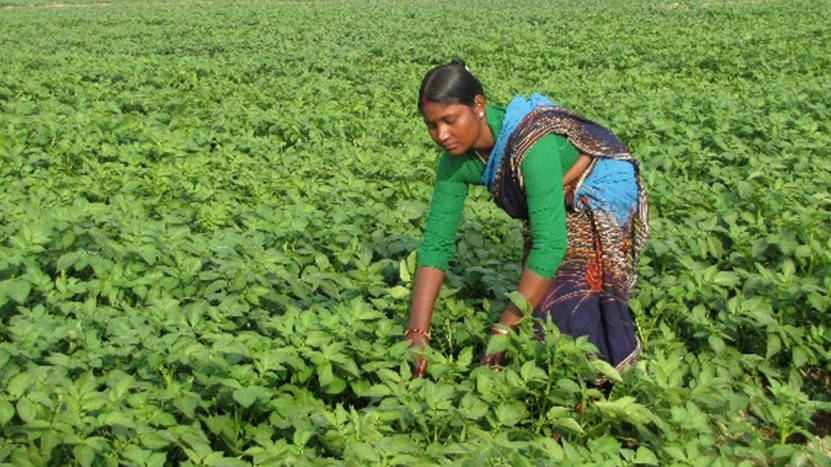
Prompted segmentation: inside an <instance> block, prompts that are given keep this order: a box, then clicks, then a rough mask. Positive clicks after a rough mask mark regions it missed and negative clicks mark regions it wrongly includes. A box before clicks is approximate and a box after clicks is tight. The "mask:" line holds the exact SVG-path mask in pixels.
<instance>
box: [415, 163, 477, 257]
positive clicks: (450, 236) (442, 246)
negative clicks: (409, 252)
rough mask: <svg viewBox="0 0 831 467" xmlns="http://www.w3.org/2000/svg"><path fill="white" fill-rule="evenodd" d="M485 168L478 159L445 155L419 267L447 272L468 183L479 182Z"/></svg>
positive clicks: (437, 181)
mask: <svg viewBox="0 0 831 467" xmlns="http://www.w3.org/2000/svg"><path fill="white" fill-rule="evenodd" d="M483 168H484V166H483V164H482V163H481V162H480V161H479V160H478V159H476V158H475V156H474V157H470V156H468V155H461V156H450V155H449V154H447V153H446V152H443V153H442V156H441V159H440V160H439V165H438V167H437V169H436V185H435V189H434V190H433V200H432V202H431V203H430V213H429V214H428V216H427V224H426V227H425V230H424V237H423V239H422V240H421V244H420V245H419V248H418V262H417V264H418V266H432V267H434V268H438V269H441V270H443V271H446V270H447V267H448V264H449V263H450V257H451V256H452V254H453V246H454V244H455V241H456V232H457V231H458V229H459V223H460V222H461V220H462V208H463V207H464V202H465V198H466V197H467V192H468V184H471V183H479V178H480V177H481V176H482V169H483Z"/></svg>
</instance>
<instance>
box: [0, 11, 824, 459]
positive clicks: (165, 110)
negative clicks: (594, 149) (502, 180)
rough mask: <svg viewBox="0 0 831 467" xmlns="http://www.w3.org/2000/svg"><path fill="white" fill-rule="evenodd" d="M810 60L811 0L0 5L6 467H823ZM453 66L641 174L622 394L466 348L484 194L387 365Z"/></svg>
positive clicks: (530, 349)
mask: <svg viewBox="0 0 831 467" xmlns="http://www.w3.org/2000/svg"><path fill="white" fill-rule="evenodd" d="M830 40H831V1H830V0H810V1H809V0H782V1H777V0H709V1H705V0H688V1H669V0H626V1H624V0H585V1H571V0H523V1H509V0H468V1H437V0H409V1H406V2H404V1H394V0H331V1H330V0H319V1H312V0H307V1H278V0H239V1H231V0H204V1H202V0H172V1H162V0H111V1H106V0H104V1H99V2H82V1H78V0H66V1H64V2H61V3H55V2H48V1H45V0H0V57H2V58H1V59H0V194H2V196H0V465H14V466H45V465H79V466H98V465H106V466H121V465H126V466H160V465H205V466H237V465H251V464H254V465H298V466H300V465H302V466H306V465H312V466H328V465H347V466H363V465H373V466H374V465H388V466H392V465H406V466H414V465H464V466H481V465H487V466H495V465H506V466H508V465H510V466H536V465H540V466H542V465H556V464H566V465H579V464H601V465H660V466H666V465H679V466H687V465H695V466H698V465H708V466H709V465H724V466H728V465H729V466H733V465H737V464H738V465H744V466H757V465H817V466H828V465H831V314H830V313H829V312H831V193H830V192H829V188H831V157H829V156H831V154H830V153H831V123H829V122H831V71H829V70H831V46H830V44H831V43H830V42H829V41H830ZM453 56H460V57H463V58H464V59H465V60H466V61H467V62H468V64H469V65H470V67H471V68H472V70H473V71H474V73H476V74H477V75H478V76H479V77H480V78H481V79H482V81H483V83H484V85H485V89H486V92H487V93H488V96H489V98H490V99H491V101H492V102H494V103H497V104H502V105H504V104H506V103H507V102H508V101H509V100H510V98H511V97H512V96H513V95H515V94H517V93H521V94H530V93H533V92H542V93H545V94H547V95H549V96H550V97H551V98H552V99H554V100H555V101H558V102H560V103H562V104H564V105H566V106H567V107H570V108H572V109H573V110H576V111H577V112H579V113H582V114H584V115H586V116H587V117H589V118H592V119H594V120H596V121H598V122H601V123H603V124H604V125H606V126H608V127H609V128H611V129H612V130H613V131H615V133H616V134H617V135H618V136H619V137H620V138H621V139H622V140H623V141H624V142H625V143H626V144H627V145H628V146H629V148H630V149H631V151H632V153H633V154H634V155H635V156H636V157H637V158H638V159H639V160H640V161H641V170H642V174H643V177H644V182H645V185H646V188H647V190H648V195H649V199H650V202H651V211H650V218H651V219H650V226H651V233H650V237H649V240H648V242H647V246H646V250H645V252H644V255H643V257H642V261H641V265H640V279H639V282H638V284H637V285H636V289H635V290H634V291H633V293H632V302H631V305H632V308H633V310H634V312H635V316H636V320H637V322H638V325H639V329H640V334H641V337H642V339H643V341H644V345H645V348H644V355H643V358H642V359H641V360H640V361H639V362H638V363H637V365H636V366H634V367H632V368H631V369H630V370H628V371H625V372H624V373H623V374H617V373H616V372H615V371H614V370H613V369H611V368H609V367H608V365H604V364H602V362H599V361H597V360H593V359H592V358H590V357H589V356H588V355H589V354H590V351H591V348H590V345H589V344H587V343H586V342H585V340H584V339H577V340H574V339H571V338H568V337H565V336H561V335H559V334H558V333H557V332H556V330H555V329H553V328H551V327H550V326H549V328H548V329H549V332H548V333H547V334H546V340H545V342H544V343H542V344H541V343H539V342H538V341H535V340H534V339H532V333H533V323H532V322H531V321H524V322H523V323H522V326H521V327H520V330H519V333H518V334H517V335H516V336H515V337H514V338H512V339H510V340H508V341H506V340H505V339H504V338H502V337H501V336H500V337H499V338H493V339H491V340H489V339H490V337H489V334H488V329H489V328H490V325H491V324H492V323H493V322H494V321H495V320H496V318H497V317H498V314H499V312H500V311H501V310H502V308H503V307H504V306H505V304H506V303H507V301H508V300H509V299H511V297H512V295H511V292H512V291H513V290H514V288H515V286H516V283H517V280H518V275H519V272H520V269H519V261H520V255H521V250H522V234H521V226H520V225H518V224H517V223H515V222H514V221H511V220H510V219H509V218H508V217H507V216H506V215H505V214H504V213H502V212H501V211H499V209H498V208H496V207H495V206H494V205H493V203H492V202H491V201H490V200H489V197H488V193H487V192H486V191H485V190H483V189H478V188H477V189H475V190H473V191H472V195H471V196H470V197H469V199H468V200H467V202H466V208H465V218H464V221H463V223H462V225H461V228H460V232H459V237H458V241H457V247H456V254H455V256H454V260H453V262H452V264H451V269H450V271H449V273H448V279H447V282H446V283H445V287H444V288H443V290H442V293H441V296H440V299H439V303H438V305H437V308H436V312H435V317H434V320H433V329H432V334H433V346H432V347H431V348H430V349H429V352H428V360H429V361H430V366H429V368H428V372H427V377H426V378H423V379H416V380H414V379H412V378H411V372H410V366H409V362H410V358H411V355H410V353H409V351H408V349H407V343H405V342H404V341H403V340H402V334H403V331H404V330H405V328H406V323H407V319H408V316H409V305H410V293H411V278H412V274H413V260H414V257H413V252H414V251H415V250H416V248H417V246H418V242H419V240H420V238H421V231H422V227H423V223H424V218H425V214H426V210H427V208H428V205H429V201H430V196H431V193H432V180H433V175H434V167H435V165H436V162H437V160H438V155H439V150H438V149H437V147H436V146H435V145H434V143H432V141H431V140H430V138H429V136H428V134H427V131H426V128H425V127H424V124H423V122H422V121H421V118H420V116H419V114H418V112H417V109H416V98H417V93H418V86H419V84H420V79H421V77H422V76H423V74H424V73H425V72H426V71H427V70H428V69H429V68H431V67H432V66H434V65H437V64H439V63H444V62H447V61H449V60H450V58H452V57H453ZM498 339H502V340H501V341H500V340H498ZM489 345H490V346H491V348H492V349H493V348H497V347H498V346H506V347H507V349H508V355H509V361H508V363H507V365H506V367H505V368H503V369H502V371H499V372H496V371H494V370H492V369H490V368H487V367H481V366H480V365H479V364H478V361H479V357H480V356H481V355H482V353H483V351H484V350H485V348H486V347H487V346H489ZM597 372H603V373H605V374H607V375H608V376H609V377H611V378H613V379H615V380H617V381H618V384H616V385H615V387H614V390H613V391H612V392H611V394H609V396H608V397H605V396H603V395H601V394H600V393H599V392H598V391H597V390H595V389H591V388H590V387H587V385H586V384H585V382H584V381H585V380H587V379H590V378H591V377H593V376H594V375H595V374H597ZM589 399H594V400H593V401H592V402H589ZM579 401H584V403H583V409H582V410H581V411H577V410H575V407H576V405H577V404H578V402H579Z"/></svg>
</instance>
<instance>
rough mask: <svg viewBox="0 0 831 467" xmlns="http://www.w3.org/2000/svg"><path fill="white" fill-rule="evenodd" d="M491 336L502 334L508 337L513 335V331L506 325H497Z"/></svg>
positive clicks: (492, 329)
mask: <svg viewBox="0 0 831 467" xmlns="http://www.w3.org/2000/svg"><path fill="white" fill-rule="evenodd" d="M491 334H502V335H503V336H507V335H510V334H511V330H510V329H508V327H506V326H505V325H504V324H502V323H497V324H495V325H494V326H493V327H492V328H491Z"/></svg>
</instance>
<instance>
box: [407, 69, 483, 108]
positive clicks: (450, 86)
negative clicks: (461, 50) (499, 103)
mask: <svg viewBox="0 0 831 467" xmlns="http://www.w3.org/2000/svg"><path fill="white" fill-rule="evenodd" d="M476 96H482V97H484V96H485V91H484V90H483V89H482V83H480V82H479V79H477V78H476V76H474V75H473V73H471V72H470V70H469V69H468V68H467V66H466V65H465V62H464V60H462V59H461V58H454V59H453V60H451V61H450V63H447V64H445V65H439V66H437V67H435V68H433V69H432V70H430V71H428V72H427V74H426V75H424V79H423V80H422V81H421V89H420V90H419V92H418V109H419V110H422V108H423V107H424V105H425V104H427V103H429V102H433V103H437V104H444V105H450V104H464V105H468V106H472V105H473V104H474V101H475V98H476Z"/></svg>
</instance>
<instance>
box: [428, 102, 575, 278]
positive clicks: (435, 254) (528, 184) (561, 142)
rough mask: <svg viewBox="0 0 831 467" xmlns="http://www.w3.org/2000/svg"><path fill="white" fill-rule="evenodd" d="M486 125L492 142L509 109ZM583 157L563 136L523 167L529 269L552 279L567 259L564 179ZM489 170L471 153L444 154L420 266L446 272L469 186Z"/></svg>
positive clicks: (540, 145)
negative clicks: (492, 136) (529, 246)
mask: <svg viewBox="0 0 831 467" xmlns="http://www.w3.org/2000/svg"><path fill="white" fill-rule="evenodd" d="M486 110H487V117H486V120H487V123H488V126H489V127H490V129H491V132H493V135H494V139H495V138H496V136H497V135H499V132H500V130H501V129H502V120H503V119H504V118H505V108H504V107H496V106H491V105H488V107H487V109H486ZM579 156H580V153H579V152H578V151H577V148H575V147H574V146H573V145H572V144H571V143H569V142H568V140H567V139H566V138H565V137H563V136H560V135H556V134H548V135H546V136H543V137H542V138H541V139H540V140H539V141H537V142H536V143H534V145H533V146H532V147H531V149H530V150H529V151H528V153H527V154H526V156H525V159H524V160H523V161H522V165H521V166H520V170H521V171H522V175H523V178H524V181H525V195H526V197H527V202H528V218H529V221H530V226H531V239H532V242H533V243H532V247H531V251H530V253H529V255H528V258H527V260H526V266H527V267H528V268H529V269H530V270H531V271H533V272H534V273H536V274H538V275H540V276H542V277H553V276H554V274H555V273H556V272H557V268H558V267H559V266H560V261H562V259H563V256H565V252H566V245H567V237H566V214H565V200H564V197H563V175H564V174H565V173H566V172H567V171H568V169H569V167H571V166H572V164H574V162H575V161H576V160H577V158H578V157H579ZM484 170H485V165H484V164H483V163H482V161H481V160H480V159H479V158H478V157H477V156H476V154H475V153H474V152H473V151H472V150H471V151H468V152H466V153H465V154H462V155H459V156H451V155H450V154H448V153H447V151H443V152H442V154H441V158H440V160H439V165H438V167H437V169H436V185H435V189H434V191H433V200H432V202H431V204H430V213H429V215H428V217H427V226H426V228H425V231H424V237H423V239H422V241H421V245H420V246H419V249H418V265H419V266H431V267H434V268H438V269H441V270H445V271H446V270H447V266H448V263H449V262H450V256H451V255H452V252H453V246H454V242H455V240H456V234H457V231H458V228H459V223H460V222H461V220H462V208H463V206H464V201H465V198H466V197H467V193H468V185H471V184H477V185H481V184H482V182H481V178H482V173H483V172H484Z"/></svg>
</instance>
